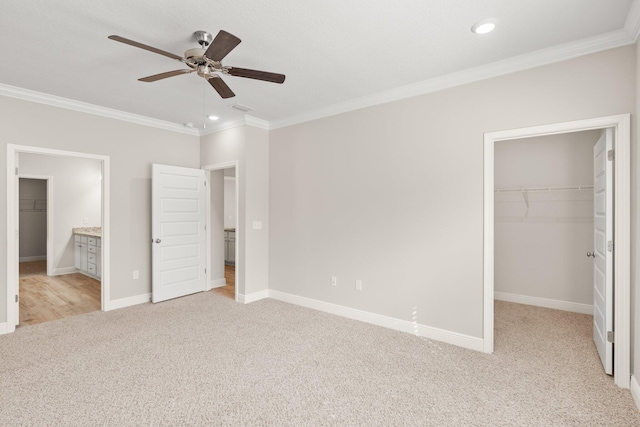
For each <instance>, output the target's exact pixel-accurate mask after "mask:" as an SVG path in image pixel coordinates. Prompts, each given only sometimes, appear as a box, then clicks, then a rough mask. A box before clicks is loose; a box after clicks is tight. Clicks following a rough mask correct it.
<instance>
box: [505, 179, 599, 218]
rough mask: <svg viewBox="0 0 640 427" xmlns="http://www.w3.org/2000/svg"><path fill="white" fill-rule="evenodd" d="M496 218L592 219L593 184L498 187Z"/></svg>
mask: <svg viewBox="0 0 640 427" xmlns="http://www.w3.org/2000/svg"><path fill="white" fill-rule="evenodd" d="M494 202H495V216H496V219H501V220H507V221H518V220H519V221H523V220H528V221H531V220H534V221H535V220H537V221H545V222H548V221H554V222H565V221H581V222H582V221H592V220H593V185H578V186H568V187H529V188H496V189H495V190H494Z"/></svg>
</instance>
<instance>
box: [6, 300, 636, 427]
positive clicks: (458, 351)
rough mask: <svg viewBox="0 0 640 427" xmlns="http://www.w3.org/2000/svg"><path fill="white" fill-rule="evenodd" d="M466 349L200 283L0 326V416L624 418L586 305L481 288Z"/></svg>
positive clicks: (52, 421)
mask: <svg viewBox="0 0 640 427" xmlns="http://www.w3.org/2000/svg"><path fill="white" fill-rule="evenodd" d="M496 313H497V314H496V352H495V353H494V354H493V355H486V354H482V353H479V352H475V351H471V350H465V349H462V348H458V347H454V346H450V345H446V344H442V343H438V342H435V341H429V340H426V339H422V338H418V337H415V336H412V335H409V334H404V333H400V332H396V331H392V330H388V329H385V328H381V327H377V326H372V325H368V324H365V323H360V322H357V321H352V320H348V319H344V318H340V317H337V316H333V315H329V314H326V313H321V312H317V311H313V310H308V309H305V308H301V307H296V306H293V305H289V304H286V303H282V302H279V301H274V300H263V301H258V302H255V303H252V304H249V305H241V304H238V303H235V302H234V301H233V300H231V299H228V298H225V297H223V296H220V295H217V294H215V293H213V292H207V293H202V294H197V295H192V296H189V297H185V298H180V299H176V300H172V301H168V302H164V303H160V304H155V305H152V304H144V305H141V306H136V307H130V308H125V309H121V310H116V311H112V312H107V313H104V312H96V313H90V314H85V315H81V316H76V317H73V318H68V319H62V320H57V321H53V322H48V323H42V324H39V325H34V326H29V327H25V328H21V329H19V330H18V331H16V332H15V333H14V334H9V335H4V336H0V360H1V361H2V363H1V364H0V365H1V367H0V390H1V394H2V401H3V402H2V404H1V405H0V425H7V426H9V425H37V426H43V425H60V426H71V425H87V426H123V425H153V426H158V425H172V426H175V425H224V426H227V425H231V426H249V425H278V426H280V425H295V426H309V425H310V426H331V425H348V426H359V425H363V426H365V425H366V426H396V425H397V426H401V425H402V426H415V425H424V426H516V425H517V426H529V425H530V426H608V425H610V426H637V425H640V412H639V411H638V410H637V409H636V408H635V406H634V404H633V401H632V398H631V396H630V394H629V391H628V390H621V389H618V388H617V387H616V386H615V385H614V384H613V381H612V379H611V378H610V377H608V376H606V375H605V374H604V373H603V372H602V369H601V367H600V365H599V361H598V358H597V355H596V352H595V349H594V347H593V344H592V343H591V340H590V334H591V332H590V328H591V326H590V322H591V317H590V316H585V315H580V314H572V313H565V312H560V311H554V310H547V309H541V308H534V307H529V306H523V305H517V304H510V303H503V302H496Z"/></svg>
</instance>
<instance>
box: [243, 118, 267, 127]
mask: <svg viewBox="0 0 640 427" xmlns="http://www.w3.org/2000/svg"><path fill="white" fill-rule="evenodd" d="M244 120H245V123H246V124H247V126H253V127H256V128H259V129H264V130H270V129H271V126H270V124H269V122H268V121H266V120H262V119H259V118H257V117H253V116H248V115H245V116H244Z"/></svg>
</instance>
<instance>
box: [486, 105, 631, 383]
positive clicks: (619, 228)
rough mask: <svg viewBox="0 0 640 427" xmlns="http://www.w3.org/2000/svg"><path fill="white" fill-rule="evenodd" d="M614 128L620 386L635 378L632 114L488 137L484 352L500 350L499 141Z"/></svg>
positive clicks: (616, 374) (617, 371) (616, 356)
mask: <svg viewBox="0 0 640 427" xmlns="http://www.w3.org/2000/svg"><path fill="white" fill-rule="evenodd" d="M606 128H612V129H613V132H614V142H613V149H614V152H615V168H614V188H613V192H614V218H613V222H614V242H615V256H614V266H613V274H614V277H615V280H614V285H613V286H614V295H615V299H614V311H615V313H614V325H615V331H614V341H615V348H616V351H615V352H614V361H613V363H614V382H615V384H616V385H618V387H621V388H627V389H628V388H629V386H630V379H631V366H630V363H631V253H630V248H631V169H630V163H631V152H630V147H631V115H630V114H620V115H615V116H607V117H598V118H592V119H586V120H577V121H571V122H563V123H554V124H547V125H540V126H532V127H526V128H520V129H511V130H505V131H497V132H488V133H485V134H484V249H483V253H484V278H483V313H484V319H483V351H484V352H485V353H493V347H494V325H493V322H494V303H493V301H494V221H495V219H494V186H495V184H494V148H495V143H496V142H498V141H506V140H513V139H522V138H530V137H536V136H545V135H555V134H563V133H571V132H580V131H586V130H596V129H606Z"/></svg>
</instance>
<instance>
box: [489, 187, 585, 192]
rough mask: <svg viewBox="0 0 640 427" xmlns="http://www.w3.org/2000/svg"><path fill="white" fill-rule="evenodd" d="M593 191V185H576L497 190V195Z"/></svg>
mask: <svg viewBox="0 0 640 427" xmlns="http://www.w3.org/2000/svg"><path fill="white" fill-rule="evenodd" d="M567 190H593V185H576V186H571V187H530V188H496V189H495V190H494V192H495V193H531V192H546V191H567Z"/></svg>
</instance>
